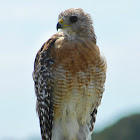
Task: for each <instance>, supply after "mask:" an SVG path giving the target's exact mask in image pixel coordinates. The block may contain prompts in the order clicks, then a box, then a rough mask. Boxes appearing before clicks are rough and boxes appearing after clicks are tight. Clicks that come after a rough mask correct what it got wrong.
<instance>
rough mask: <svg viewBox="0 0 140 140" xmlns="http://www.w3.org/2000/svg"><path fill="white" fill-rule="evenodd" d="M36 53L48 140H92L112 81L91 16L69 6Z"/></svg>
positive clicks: (39, 99)
mask: <svg viewBox="0 0 140 140" xmlns="http://www.w3.org/2000/svg"><path fill="white" fill-rule="evenodd" d="M57 29H61V31H60V32H58V33H56V34H55V35H53V36H52V37H51V38H50V39H49V40H48V41H47V42H45V43H44V45H43V46H42V47H41V49H40V50H39V52H38V53H37V55H36V59H35V64H34V72H33V79H34V83H35V93H36V96H37V104H36V110H37V113H38V116H39V120H40V128H41V136H42V139H43V140H90V139H91V135H90V134H91V132H92V131H93V126H94V122H95V119H96V114H97V108H98V106H99V104H100V102H101V99H102V95H103V92H104V83H105V79H106V61H105V59H104V58H103V57H102V56H101V55H100V51H99V48H98V46H97V45H96V36H95V33H94V28H93V26H92V20H91V17H90V15H89V14H87V13H85V12H84V11H83V10H82V9H68V10H66V11H64V12H62V13H61V14H60V15H59V20H58V24H57Z"/></svg>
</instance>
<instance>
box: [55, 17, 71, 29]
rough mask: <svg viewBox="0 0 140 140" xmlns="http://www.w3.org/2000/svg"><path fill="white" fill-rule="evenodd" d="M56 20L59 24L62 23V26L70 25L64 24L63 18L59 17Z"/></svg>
mask: <svg viewBox="0 0 140 140" xmlns="http://www.w3.org/2000/svg"><path fill="white" fill-rule="evenodd" d="M58 22H59V23H60V24H63V26H64V27H66V26H71V25H66V24H64V21H63V19H62V18H61V19H59V20H58Z"/></svg>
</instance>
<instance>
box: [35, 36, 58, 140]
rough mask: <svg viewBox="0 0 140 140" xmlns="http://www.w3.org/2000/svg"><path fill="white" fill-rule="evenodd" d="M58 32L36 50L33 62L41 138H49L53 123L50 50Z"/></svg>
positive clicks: (48, 139)
mask: <svg viewBox="0 0 140 140" xmlns="http://www.w3.org/2000/svg"><path fill="white" fill-rule="evenodd" d="M58 36H59V34H55V35H54V36H52V38H50V39H49V40H48V41H47V42H46V43H44V45H43V46H42V47H41V49H40V50H39V51H38V53H37V55H36V58H35V62H34V72H33V80H34V84H35V93H36V96H37V102H36V111H37V114H38V116H39V121H40V128H41V136H42V139H43V140H51V136H52V131H51V130H52V124H53V114H54V112H53V98H52V91H53V87H52V83H51V79H52V65H53V63H54V62H55V58H52V56H51V54H50V51H51V50H52V48H53V47H54V43H55V41H56V40H57V38H58Z"/></svg>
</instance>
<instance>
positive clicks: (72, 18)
mask: <svg viewBox="0 0 140 140" xmlns="http://www.w3.org/2000/svg"><path fill="white" fill-rule="evenodd" d="M69 20H70V22H72V23H75V22H76V21H77V20H78V17H77V16H71V17H70V19H69Z"/></svg>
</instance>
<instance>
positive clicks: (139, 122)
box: [92, 114, 140, 140]
mask: <svg viewBox="0 0 140 140" xmlns="http://www.w3.org/2000/svg"><path fill="white" fill-rule="evenodd" d="M92 140H140V114H137V115H132V116H129V117H126V118H123V119H121V120H120V121H118V122H117V123H116V124H114V125H112V126H110V127H108V128H106V129H105V130H103V131H101V132H99V133H93V134H92Z"/></svg>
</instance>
